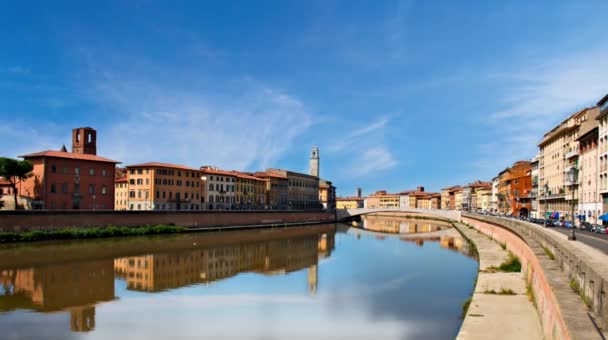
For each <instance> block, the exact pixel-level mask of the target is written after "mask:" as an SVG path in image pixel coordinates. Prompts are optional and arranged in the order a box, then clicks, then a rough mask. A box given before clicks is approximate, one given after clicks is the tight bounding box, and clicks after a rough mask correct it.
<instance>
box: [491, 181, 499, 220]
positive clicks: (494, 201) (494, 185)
mask: <svg viewBox="0 0 608 340" xmlns="http://www.w3.org/2000/svg"><path fill="white" fill-rule="evenodd" d="M499 184H500V179H499V178H498V176H496V177H494V178H493V179H492V198H491V207H492V209H491V212H493V213H497V212H498V203H499V202H498V186H499Z"/></svg>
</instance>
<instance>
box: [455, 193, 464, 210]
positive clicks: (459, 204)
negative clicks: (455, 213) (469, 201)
mask: <svg viewBox="0 0 608 340" xmlns="http://www.w3.org/2000/svg"><path fill="white" fill-rule="evenodd" d="M463 196H464V195H463V190H462V188H459V189H456V190H455V191H454V206H455V209H456V210H462V203H463V202H462V201H463Z"/></svg>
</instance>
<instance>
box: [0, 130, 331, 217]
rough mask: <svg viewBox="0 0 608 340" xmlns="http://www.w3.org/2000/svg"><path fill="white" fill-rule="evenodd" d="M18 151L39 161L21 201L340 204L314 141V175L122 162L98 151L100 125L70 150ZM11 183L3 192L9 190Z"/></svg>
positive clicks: (41, 204)
mask: <svg viewBox="0 0 608 340" xmlns="http://www.w3.org/2000/svg"><path fill="white" fill-rule="evenodd" d="M20 157H22V158H23V159H24V160H26V161H29V162H30V163H32V164H33V171H32V172H31V173H30V175H29V177H28V178H27V179H25V180H24V181H21V182H18V183H17V192H18V196H19V203H18V204H19V205H22V206H23V207H24V208H26V209H46V210H78V209H87V210H143V211H177V210H187V211H201V210H262V209H264V210H270V209H274V210H320V209H326V210H333V209H335V206H336V205H335V197H336V195H335V192H336V188H335V186H333V184H332V182H331V181H328V180H325V179H322V178H319V170H320V164H319V162H320V157H319V149H318V148H316V147H315V148H313V149H312V151H311V155H310V173H309V174H305V173H299V172H295V171H290V170H284V169H278V168H268V169H266V170H265V171H258V172H244V171H236V170H223V169H218V168H217V167H214V166H200V167H188V166H184V165H178V164H168V163H160V162H147V163H140V164H132V165H127V166H125V167H119V166H118V165H119V164H121V162H118V161H115V160H112V159H108V158H104V157H100V156H98V155H97V132H96V131H95V130H94V129H92V128H89V127H83V128H77V129H74V130H73V131H72V151H71V152H68V151H67V149H66V147H65V146H63V147H62V148H61V149H60V150H59V151H53V150H47V151H42V152H37V153H31V154H26V155H23V156H20ZM2 183H4V182H2ZM2 183H0V184H2ZM5 187H6V185H2V188H1V189H2V190H3V192H2V193H3V194H4V191H6V193H7V194H8V193H9V191H8V189H6V188H5ZM3 201H4V200H3ZM6 202H10V201H9V200H6ZM13 205H14V204H13ZM6 208H8V209H10V208H11V207H7V206H5V209H6ZM12 208H13V209H14V208H15V207H12Z"/></svg>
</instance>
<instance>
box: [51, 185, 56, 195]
mask: <svg viewBox="0 0 608 340" xmlns="http://www.w3.org/2000/svg"><path fill="white" fill-rule="evenodd" d="M51 192H52V193H55V192H57V189H56V188H55V184H51Z"/></svg>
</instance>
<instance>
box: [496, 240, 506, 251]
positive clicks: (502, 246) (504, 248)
mask: <svg viewBox="0 0 608 340" xmlns="http://www.w3.org/2000/svg"><path fill="white" fill-rule="evenodd" d="M498 244H499V245H500V247H501V248H502V250H507V244H506V243H500V242H498Z"/></svg>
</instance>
